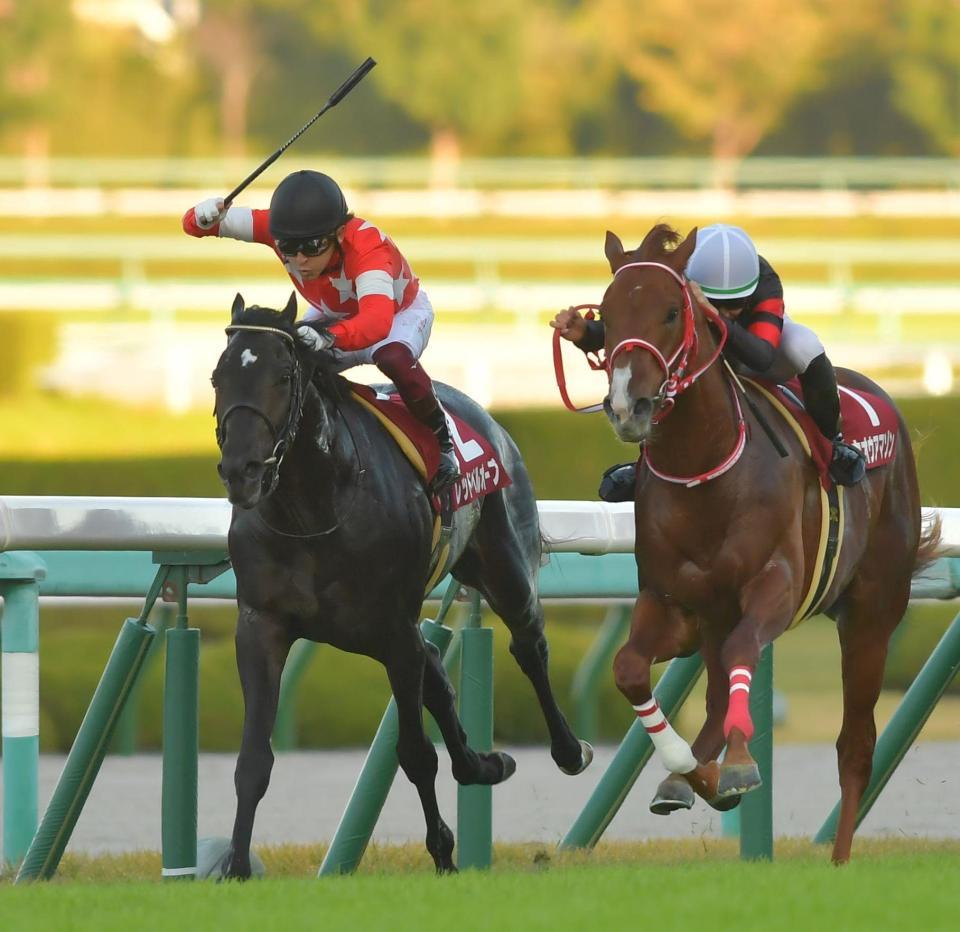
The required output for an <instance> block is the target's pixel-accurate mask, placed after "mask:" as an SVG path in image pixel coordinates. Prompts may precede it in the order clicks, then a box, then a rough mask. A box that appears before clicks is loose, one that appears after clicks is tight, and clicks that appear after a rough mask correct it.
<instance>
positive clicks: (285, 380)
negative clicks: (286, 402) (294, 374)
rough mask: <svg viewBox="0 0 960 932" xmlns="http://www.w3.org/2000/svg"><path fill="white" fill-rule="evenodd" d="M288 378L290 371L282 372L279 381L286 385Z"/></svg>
mask: <svg viewBox="0 0 960 932" xmlns="http://www.w3.org/2000/svg"><path fill="white" fill-rule="evenodd" d="M290 378H291V376H290V373H289V372H284V373H283V374H282V375H281V376H280V382H281V383H282V384H284V385H286V384H287V382H289V381H290Z"/></svg>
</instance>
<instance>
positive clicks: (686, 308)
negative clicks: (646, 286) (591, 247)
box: [604, 262, 727, 424]
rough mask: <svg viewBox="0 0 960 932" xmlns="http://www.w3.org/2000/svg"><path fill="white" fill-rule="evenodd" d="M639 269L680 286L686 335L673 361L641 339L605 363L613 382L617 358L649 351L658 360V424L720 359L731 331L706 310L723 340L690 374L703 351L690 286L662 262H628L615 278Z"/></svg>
mask: <svg viewBox="0 0 960 932" xmlns="http://www.w3.org/2000/svg"><path fill="white" fill-rule="evenodd" d="M636 268H652V269H660V270H661V271H663V272H666V273H667V274H668V275H669V276H670V277H671V278H673V279H674V281H676V283H677V284H678V285H679V286H680V293H681V294H682V295H683V309H682V312H681V313H682V314H683V333H682V334H681V337H680V342H679V344H678V345H677V348H676V349H675V350H674V351H673V352H672V353H671V354H670V356H669V357H667V356H665V355H664V354H663V352H662V351H661V350H660V348H659V347H658V346H656V345H655V344H654V343H651V342H650V341H649V340H641V339H640V338H639V337H629V338H628V339H626V340H621V341H620V342H619V343H618V344H617V345H616V346H615V347H614V348H613V350H612V351H611V352H610V355H609V356H608V357H607V359H606V361H605V365H604V368H605V369H606V370H607V378H611V377H612V375H613V368H614V366H615V365H616V363H617V357H618V356H620V355H621V354H622V353H629V352H631V351H632V350H635V349H640V350H646V351H647V352H648V353H650V355H651V356H653V358H654V359H656V361H657V362H658V363H659V365H660V368H661V369H662V370H663V374H664V380H663V383H662V384H661V385H660V389H659V391H658V392H657V394H656V395H654V396H653V401H654V405H655V408H656V413H655V414H654V415H653V423H655V424H658V423H659V422H660V421H662V420H663V419H664V418H665V417H666V416H667V415H668V414H669V413H670V411H671V410H672V409H673V406H674V405H675V404H676V399H677V396H678V395H681V394H683V392H685V391H686V390H687V389H688V388H690V386H691V385H693V383H694V382H696V381H697V379H699V378H700V376H701V375H703V374H704V372H706V371H707V370H708V369H709V368H710V367H711V366H712V365H713V364H714V363H715V362H716V361H717V360H718V359H719V358H720V354H721V353H722V352H723V347H724V345H725V344H726V342H727V328H726V327H724V326H722V324H721V321H720V315H719V314H717V313H716V312H715V311H714V310H713V309H712V308H709V307H704V308H702V310H703V312H704V314H706V316H707V318H708V320H710V321H712V322H713V323H717V324H721V326H720V327H719V330H720V336H719V339H718V340H717V345H716V347H715V349H714V351H713V353H712V354H711V355H710V358H709V359H708V360H707V361H706V362H705V363H704V364H703V365H702V366H700V368H699V369H696V370H695V371H693V372H688V371H687V370H688V368H689V366H690V365H691V364H692V362H693V360H694V359H696V356H697V351H698V350H699V348H700V340H699V337H698V336H697V322H696V319H695V317H694V315H693V301H692V299H691V297H690V285H689V283H688V282H687V280H686V278H684V276H682V275H681V274H679V273H678V272H676V271H674V270H673V269H672V268H670V266H669V265H665V264H664V263H662V262H627V263H625V264H624V265H621V266H620V268H618V269H617V270H616V271H615V272H614V273H613V277H614V278H616V277H617V276H618V275H619V274H620V273H621V272H622V271H624V269H636Z"/></svg>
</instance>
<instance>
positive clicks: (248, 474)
mask: <svg viewBox="0 0 960 932" xmlns="http://www.w3.org/2000/svg"><path fill="white" fill-rule="evenodd" d="M243 475H244V477H245V478H247V479H256V478H257V476H259V475H260V464H259V463H258V462H257V461H256V460H250V462H249V463H247V465H246V466H244V467H243Z"/></svg>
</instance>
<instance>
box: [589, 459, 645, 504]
mask: <svg viewBox="0 0 960 932" xmlns="http://www.w3.org/2000/svg"><path fill="white" fill-rule="evenodd" d="M636 492H637V464H636V463H618V464H617V465H616V466H611V467H610V468H609V469H608V470H606V471H605V472H604V474H603V478H602V479H601V480H600V488H599V489H598V490H597V495H599V496H600V498H602V499H603V500H604V501H605V502H632V501H633V500H634V498H635V497H636Z"/></svg>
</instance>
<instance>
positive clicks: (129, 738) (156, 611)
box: [110, 603, 173, 756]
mask: <svg viewBox="0 0 960 932" xmlns="http://www.w3.org/2000/svg"><path fill="white" fill-rule="evenodd" d="M171 610H172V606H170V605H167V604H165V603H158V604H157V605H155V606H154V608H153V611H152V612H151V614H150V618H151V623H152V625H153V628H154V630H155V631H156V633H157V635H160V636H159V637H154V638H153V641H152V643H151V644H150V650H149V651H148V652H147V656H146V659H145V660H144V662H143V668H144V671H146V670H147V669H149V667H150V665H151V664H152V663H153V661H154V658H155V657H156V656H157V653H158V650H157V648H158V647H159V646H160V645H161V644H162V643H163V637H165V634H166V631H167V629H168V628H169V627H170V625H171V622H172V621H173V619H172V618H171V614H172V611H171ZM142 689H143V677H142V676H141V677H140V678H138V679H137V682H136V683H135V684H134V687H133V689H132V690H131V692H130V697H129V698H128V699H127V702H126V705H124V707H123V712H121V713H120V721H119V722H117V731H116V735H115V737H114V740H113V744H112V745H111V747H110V751H111V752H112V753H114V754H121V755H124V756H130V755H131V754H133V753H134V752H135V751H136V750H137V734H138V732H139V728H140V693H141V691H142Z"/></svg>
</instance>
